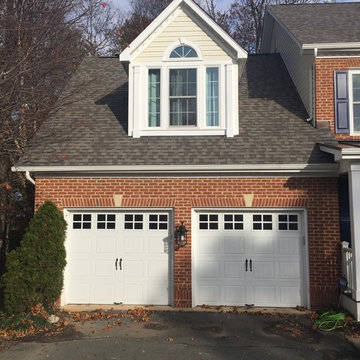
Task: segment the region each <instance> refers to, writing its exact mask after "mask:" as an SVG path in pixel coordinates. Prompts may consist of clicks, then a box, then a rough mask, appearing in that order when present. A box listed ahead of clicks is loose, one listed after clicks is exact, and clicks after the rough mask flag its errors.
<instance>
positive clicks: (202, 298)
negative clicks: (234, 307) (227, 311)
mask: <svg viewBox="0 0 360 360" xmlns="http://www.w3.org/2000/svg"><path fill="white" fill-rule="evenodd" d="M202 304H208V305H221V301H220V288H219V286H211V285H203V286H200V287H199V305H202Z"/></svg>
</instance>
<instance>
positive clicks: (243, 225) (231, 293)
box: [193, 212, 304, 307]
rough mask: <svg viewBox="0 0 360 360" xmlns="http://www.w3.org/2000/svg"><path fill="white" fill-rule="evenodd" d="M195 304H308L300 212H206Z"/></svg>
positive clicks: (198, 239) (200, 223)
mask: <svg viewBox="0 0 360 360" xmlns="http://www.w3.org/2000/svg"><path fill="white" fill-rule="evenodd" d="M195 226H196V227H197V229H196V233H195V238H194V242H193V246H194V251H195V253H194V272H193V275H194V281H193V283H194V302H195V304H194V305H202V304H208V305H229V306H235V305H240V306H241V305H245V304H249V305H255V306H284V307H288V306H296V305H303V303H304V300H303V293H302V290H303V286H302V284H303V275H302V269H303V266H302V248H303V239H304V237H303V234H304V232H303V225H302V221H301V215H300V213H295V212H294V213H293V212H281V213H280V212H279V213H276V212H272V213H266V212H264V213H254V212H253V213H250V212H200V213H198V214H197V223H196V224H195Z"/></svg>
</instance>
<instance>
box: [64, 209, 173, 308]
mask: <svg viewBox="0 0 360 360" xmlns="http://www.w3.org/2000/svg"><path fill="white" fill-rule="evenodd" d="M67 217H68V231H67V234H68V235H67V240H66V251H67V267H66V271H65V291H64V302H65V303H68V304H71V303H74V304H113V303H123V304H157V305H168V304H171V292H170V291H169V289H170V288H171V286H170V283H169V282H170V281H171V280H170V279H171V276H170V275H169V273H170V271H171V269H172V258H171V254H172V250H171V241H170V237H169V230H170V229H169V224H170V221H169V220H170V213H168V212H157V211H154V212H136V211H128V212H116V211H109V212H85V211H74V212H69V213H68V216H67Z"/></svg>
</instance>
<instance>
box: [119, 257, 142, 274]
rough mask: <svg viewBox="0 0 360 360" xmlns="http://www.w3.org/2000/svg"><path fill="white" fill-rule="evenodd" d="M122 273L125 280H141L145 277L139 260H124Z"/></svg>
mask: <svg viewBox="0 0 360 360" xmlns="http://www.w3.org/2000/svg"><path fill="white" fill-rule="evenodd" d="M122 266H123V269H124V270H123V271H124V276H125V277H126V278H141V279H143V277H144V275H145V271H144V267H145V264H144V262H143V261H141V260H140V261H139V260H126V261H124V262H123V265H122Z"/></svg>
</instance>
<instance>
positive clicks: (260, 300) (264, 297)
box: [254, 286, 277, 306]
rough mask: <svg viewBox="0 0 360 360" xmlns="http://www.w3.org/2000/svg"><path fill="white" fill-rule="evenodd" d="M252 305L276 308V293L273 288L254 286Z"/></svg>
mask: <svg viewBox="0 0 360 360" xmlns="http://www.w3.org/2000/svg"><path fill="white" fill-rule="evenodd" d="M254 303H255V304H256V305H266V306H276V303H277V302H276V291H275V287H273V286H255V287H254Z"/></svg>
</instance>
